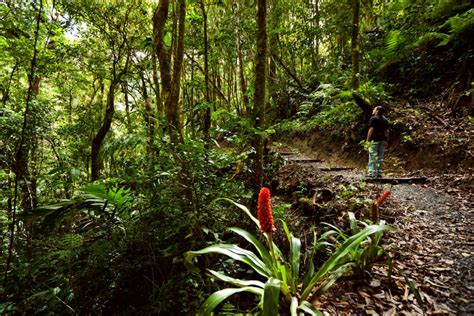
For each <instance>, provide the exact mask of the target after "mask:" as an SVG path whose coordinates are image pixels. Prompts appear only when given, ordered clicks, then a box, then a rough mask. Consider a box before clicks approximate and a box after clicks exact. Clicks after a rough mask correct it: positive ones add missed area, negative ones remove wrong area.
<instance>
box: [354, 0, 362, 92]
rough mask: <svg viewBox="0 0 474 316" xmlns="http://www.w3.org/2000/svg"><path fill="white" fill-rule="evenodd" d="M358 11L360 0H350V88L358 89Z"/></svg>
mask: <svg viewBox="0 0 474 316" xmlns="http://www.w3.org/2000/svg"><path fill="white" fill-rule="evenodd" d="M359 11H360V0H352V89H353V90H358V89H359V83H360V78H359V77H360V74H359V51H360V45H359Z"/></svg>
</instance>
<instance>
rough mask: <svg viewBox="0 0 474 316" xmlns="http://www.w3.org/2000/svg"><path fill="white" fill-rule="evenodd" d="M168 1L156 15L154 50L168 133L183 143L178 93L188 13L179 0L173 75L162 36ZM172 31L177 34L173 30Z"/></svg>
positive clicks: (173, 43)
mask: <svg viewBox="0 0 474 316" xmlns="http://www.w3.org/2000/svg"><path fill="white" fill-rule="evenodd" d="M168 6H169V0H162V1H160V2H159V3H158V6H157V8H156V10H155V13H154V14H153V34H154V41H155V51H156V55H157V56H158V61H159V64H160V74H161V100H162V101H163V102H164V108H165V112H166V118H167V121H168V133H169V135H170V138H171V141H172V142H173V143H174V144H178V143H182V142H183V138H182V135H181V121H180V111H179V93H180V78H181V68H182V63H183V56H184V22H185V21H184V18H185V13H186V4H185V2H184V1H183V0H179V4H178V8H179V13H178V20H177V21H176V23H174V24H177V26H176V27H177V28H178V30H177V37H178V38H177V39H174V38H173V41H172V47H173V45H175V46H176V49H175V54H174V64H173V74H172V73H171V52H170V51H169V49H168V48H167V47H166V46H165V45H164V42H163V36H164V28H165V24H166V20H167V18H168V11H169V8H168ZM173 33H175V34H176V32H175V31H174V32H173Z"/></svg>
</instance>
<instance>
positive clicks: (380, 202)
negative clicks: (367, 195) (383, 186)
mask: <svg viewBox="0 0 474 316" xmlns="http://www.w3.org/2000/svg"><path fill="white" fill-rule="evenodd" d="M389 196H390V191H385V192H384V193H382V195H381V196H380V197H379V198H378V199H377V200H375V201H374V204H375V205H377V206H380V205H382V203H383V202H384V201H385V200H386V199H387V198H388V197H389Z"/></svg>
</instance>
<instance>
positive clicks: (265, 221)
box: [258, 188, 275, 234]
mask: <svg viewBox="0 0 474 316" xmlns="http://www.w3.org/2000/svg"><path fill="white" fill-rule="evenodd" d="M258 222H259V223H260V230H261V231H263V232H265V233H268V234H271V233H272V232H273V231H274V230H275V225H274V224H273V216H272V206H271V203H270V190H269V189H268V188H262V189H261V190H260V194H259V195H258Z"/></svg>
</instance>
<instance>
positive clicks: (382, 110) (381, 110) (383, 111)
mask: <svg viewBox="0 0 474 316" xmlns="http://www.w3.org/2000/svg"><path fill="white" fill-rule="evenodd" d="M375 110H377V111H378V114H380V115H382V114H384V113H385V109H384V108H383V107H382V106H380V105H379V106H376V107H375Z"/></svg>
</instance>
